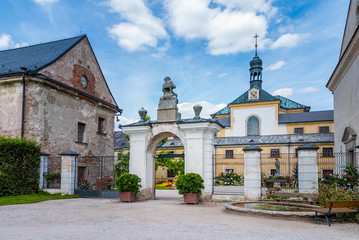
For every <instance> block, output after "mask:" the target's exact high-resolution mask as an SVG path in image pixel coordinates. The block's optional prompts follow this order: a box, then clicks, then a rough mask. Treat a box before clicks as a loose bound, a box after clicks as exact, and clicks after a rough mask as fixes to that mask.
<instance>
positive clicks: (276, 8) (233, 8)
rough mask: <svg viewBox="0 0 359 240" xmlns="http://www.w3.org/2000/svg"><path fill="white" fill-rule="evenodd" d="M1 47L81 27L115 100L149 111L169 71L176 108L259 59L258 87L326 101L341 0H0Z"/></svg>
mask: <svg viewBox="0 0 359 240" xmlns="http://www.w3.org/2000/svg"><path fill="white" fill-rule="evenodd" d="M0 2H1V5H0V15H1V21H0V49H9V48H14V47H19V46H23V45H28V44H30V45H31V44H37V43H41V42H47V41H52V40H58V39H63V38H68V37H73V36H77V35H80V34H87V36H88V38H89V40H90V43H91V45H92V47H93V49H94V52H95V54H96V57H97V59H98V61H99V63H100V66H101V68H102V71H103V73H104V75H105V78H106V80H107V83H108V85H109V86H110V89H111V91H112V94H113V95H114V97H115V99H116V101H117V103H118V105H119V107H120V108H122V109H123V110H124V112H123V118H122V119H121V123H122V124H126V123H128V122H129V121H134V120H138V119H139V116H138V113H137V111H138V110H139V109H140V108H141V107H145V108H147V110H148V114H149V115H150V116H151V118H152V119H156V116H157V113H156V110H157V104H158V100H159V98H160V96H161V95H162V91H161V89H162V83H163V79H164V77H166V76H170V77H171V79H172V81H173V82H174V83H175V85H176V86H177V88H176V89H175V92H176V93H177V94H178V98H179V108H180V112H181V113H182V117H183V118H189V117H192V116H193V110H192V106H193V105H194V104H196V103H200V104H202V105H203V107H204V108H203V111H202V116H203V117H209V114H211V113H214V112H216V111H217V110H219V109H221V108H222V107H224V106H226V104H228V103H229V102H231V101H233V100H234V99H236V98H237V97H238V96H240V95H241V94H242V93H243V92H245V91H247V90H248V89H249V70H248V69H249V61H250V60H251V59H252V58H253V56H254V38H253V36H254V35H255V34H256V33H258V35H259V36H260V38H259V39H258V45H259V47H258V55H259V56H260V57H261V58H262V60H263V67H264V72H263V88H264V89H265V90H266V91H267V92H269V93H272V94H280V95H282V96H285V97H288V98H290V99H292V100H294V101H297V102H299V103H301V104H304V105H309V106H311V107H312V111H319V110H328V109H333V98H332V94H331V92H330V91H329V90H328V89H327V88H326V87H325V85H326V83H327V81H328V79H329V77H330V75H331V73H332V72H333V70H334V68H335V66H336V64H337V62H338V58H339V51H340V46H341V40H342V37H343V32H344V26H345V20H346V14H347V10H348V6H349V0H318V1H312V0H300V1H290V0H273V1H268V0H251V1H248V0H212V1H210V0H152V1H151V0H107V1H101V0H98V1H95V0H82V1H73V0H17V1H13V0H0Z"/></svg>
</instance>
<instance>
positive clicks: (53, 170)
mask: <svg viewBox="0 0 359 240" xmlns="http://www.w3.org/2000/svg"><path fill="white" fill-rule="evenodd" d="M41 164H43V166H42V169H44V172H43V177H44V181H43V186H42V188H47V189H49V188H53V189H60V188H61V164H62V161H61V157H51V156H49V157H48V158H47V161H41Z"/></svg>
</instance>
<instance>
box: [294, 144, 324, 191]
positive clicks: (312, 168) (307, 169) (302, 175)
mask: <svg viewBox="0 0 359 240" xmlns="http://www.w3.org/2000/svg"><path fill="white" fill-rule="evenodd" d="M318 149H319V147H317V146H313V145H309V144H306V145H304V146H300V147H298V188H299V193H315V192H317V191H318V163H317V162H318V160H317V150H318Z"/></svg>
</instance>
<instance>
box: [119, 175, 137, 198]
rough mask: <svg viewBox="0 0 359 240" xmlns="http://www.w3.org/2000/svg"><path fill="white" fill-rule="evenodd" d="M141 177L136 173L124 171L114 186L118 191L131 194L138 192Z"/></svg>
mask: <svg viewBox="0 0 359 240" xmlns="http://www.w3.org/2000/svg"><path fill="white" fill-rule="evenodd" d="M140 182H141V178H139V177H138V176H137V175H136V174H130V173H125V174H122V175H121V176H120V177H119V178H117V179H116V181H115V187H116V188H117V191H119V192H131V193H133V194H136V193H139V192H140V187H141V184H140Z"/></svg>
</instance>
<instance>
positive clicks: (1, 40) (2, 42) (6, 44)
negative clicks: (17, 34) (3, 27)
mask: <svg viewBox="0 0 359 240" xmlns="http://www.w3.org/2000/svg"><path fill="white" fill-rule="evenodd" d="M28 45H29V44H28V43H15V42H14V41H13V40H12V37H11V35H9V34H6V33H3V34H1V36H0V49H10V48H19V47H25V46H28Z"/></svg>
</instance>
